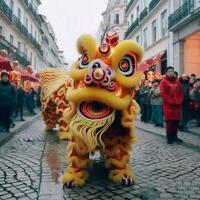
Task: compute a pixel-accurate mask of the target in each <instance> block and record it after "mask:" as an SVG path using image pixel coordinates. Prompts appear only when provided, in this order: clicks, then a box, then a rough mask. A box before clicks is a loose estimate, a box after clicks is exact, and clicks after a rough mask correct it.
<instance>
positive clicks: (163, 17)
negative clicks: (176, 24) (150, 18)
mask: <svg viewBox="0 0 200 200" xmlns="http://www.w3.org/2000/svg"><path fill="white" fill-rule="evenodd" d="M167 25H168V21H167V10H165V11H163V12H162V13H161V36H162V37H164V36H166V35H167Z"/></svg>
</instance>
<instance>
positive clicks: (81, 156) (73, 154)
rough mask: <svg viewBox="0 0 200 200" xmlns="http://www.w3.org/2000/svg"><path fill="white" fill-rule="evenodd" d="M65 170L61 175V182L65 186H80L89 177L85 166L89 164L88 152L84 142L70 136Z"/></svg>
mask: <svg viewBox="0 0 200 200" xmlns="http://www.w3.org/2000/svg"><path fill="white" fill-rule="evenodd" d="M68 152H69V154H68V157H67V162H68V164H69V166H68V168H67V172H66V173H65V174H64V175H63V183H64V184H66V185H67V187H75V186H76V187H81V186H83V185H84V184H85V182H86V180H87V179H88V177H89V174H88V172H87V171H86V167H87V166H89V165H90V164H91V161H90V160H89V153H88V150H87V147H86V146H85V144H84V142H83V141H81V140H80V139H78V138H75V137H74V136H73V137H72V139H71V141H70V144H69V146H68Z"/></svg>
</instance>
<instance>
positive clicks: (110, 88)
mask: <svg viewBox="0 0 200 200" xmlns="http://www.w3.org/2000/svg"><path fill="white" fill-rule="evenodd" d="M77 49H78V52H79V53H80V55H81V57H80V58H79V59H78V60H77V61H76V62H75V63H74V64H73V65H72V68H71V70H70V76H71V77H72V78H73V87H72V88H71V89H69V90H68V92H67V99H68V100H69V101H70V102H73V103H74V104H75V105H77V114H78V116H79V120H78V121H77V120H76V123H77V124H86V126H85V131H86V132H87V131H88V127H89V126H93V127H94V128H95V127H96V130H98V131H97V132H99V127H101V130H103V131H100V132H101V133H102V132H105V130H106V129H107V128H108V126H109V125H110V124H111V123H113V121H114V118H115V115H116V112H123V111H124V110H126V109H127V108H128V107H129V106H130V104H131V102H132V96H133V89H134V87H135V86H137V85H138V84H139V82H140V80H141V77H142V72H141V71H140V70H139V69H138V63H139V62H140V61H141V60H142V56H143V49H142V48H141V46H140V45H138V44H137V43H136V42H134V41H132V40H125V41H120V42H118V35H117V34H116V33H115V32H111V33H107V34H106V42H105V43H102V44H100V45H98V46H97V44H96V41H95V39H94V38H93V37H92V36H90V35H82V36H81V37H80V38H79V39H78V41H77ZM111 116H112V117H111ZM80 118H81V120H83V121H84V122H83V121H82V122H80ZM104 119H105V120H104ZM109 119H110V120H109ZM102 121H104V123H100V122H102ZM90 122H91V123H92V125H91V123H90ZM76 123H75V122H74V123H73V127H72V129H74V127H75V124H76ZM87 123H89V124H87ZM97 123H98V124H99V123H100V125H99V126H98V125H97ZM87 125H88V126H87ZM105 126H106V128H105ZM83 130H84V128H83V127H81V126H79V128H77V129H76V130H74V131H75V132H82V131H83ZM93 132H94V131H93ZM97 132H96V133H95V134H97ZM91 137H92V136H91ZM96 142H97V141H96Z"/></svg>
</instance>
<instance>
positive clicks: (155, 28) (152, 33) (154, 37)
mask: <svg viewBox="0 0 200 200" xmlns="http://www.w3.org/2000/svg"><path fill="white" fill-rule="evenodd" d="M151 35H152V43H154V42H155V41H156V40H157V27H156V20H154V21H153V22H152V25H151Z"/></svg>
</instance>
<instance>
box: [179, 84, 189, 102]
mask: <svg viewBox="0 0 200 200" xmlns="http://www.w3.org/2000/svg"><path fill="white" fill-rule="evenodd" d="M180 83H181V86H182V88H183V103H184V104H189V102H190V83H189V81H184V80H180Z"/></svg>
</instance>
